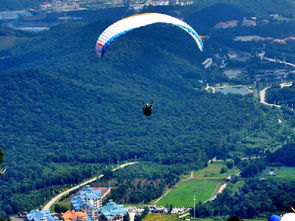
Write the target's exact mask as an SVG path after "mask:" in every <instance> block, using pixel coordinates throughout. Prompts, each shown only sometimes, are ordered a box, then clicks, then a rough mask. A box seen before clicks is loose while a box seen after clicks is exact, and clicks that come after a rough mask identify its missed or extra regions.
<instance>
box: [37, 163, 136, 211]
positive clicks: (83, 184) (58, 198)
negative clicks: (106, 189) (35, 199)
mask: <svg viewBox="0 0 295 221" xmlns="http://www.w3.org/2000/svg"><path fill="white" fill-rule="evenodd" d="M136 163H138V162H130V163H124V164H122V165H120V166H118V167H116V168H114V169H112V171H116V170H118V169H122V168H124V167H126V166H130V165H133V164H136ZM101 177H103V175H102V174H100V175H99V176H95V177H93V178H91V179H89V180H86V181H85V182H83V183H80V184H78V185H76V186H74V187H72V188H70V189H68V190H65V191H63V192H61V193H60V194H58V195H56V196H55V197H53V198H52V199H51V200H50V201H49V202H48V203H47V204H46V205H45V206H44V207H43V208H42V210H49V209H50V207H51V206H52V205H53V204H54V203H56V202H57V201H59V200H60V198H61V197H63V196H65V195H67V194H68V193H70V192H71V191H73V190H76V189H79V188H80V187H81V186H85V185H87V184H89V183H92V182H94V181H95V180H96V179H100V178H101Z"/></svg>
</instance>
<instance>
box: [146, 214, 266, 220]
mask: <svg viewBox="0 0 295 221" xmlns="http://www.w3.org/2000/svg"><path fill="white" fill-rule="evenodd" d="M186 218H187V217H186ZM180 220H181V219H179V218H178V215H176V214H160V213H150V214H148V215H147V216H146V217H145V218H144V219H143V221H180ZM191 220H192V221H193V219H191ZM195 220H196V221H215V220H216V219H210V218H196V219H195ZM266 220H267V218H265V219H262V218H259V219H244V221H266ZM224 221H226V219H224Z"/></svg>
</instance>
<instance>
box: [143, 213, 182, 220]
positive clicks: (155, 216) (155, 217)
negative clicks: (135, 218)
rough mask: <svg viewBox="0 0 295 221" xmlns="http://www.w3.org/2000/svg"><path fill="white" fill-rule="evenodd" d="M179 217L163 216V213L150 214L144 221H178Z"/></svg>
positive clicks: (172, 215)
mask: <svg viewBox="0 0 295 221" xmlns="http://www.w3.org/2000/svg"><path fill="white" fill-rule="evenodd" d="M178 220H180V219H178V215H176V214H161V213H150V214H148V215H147V216H146V217H145V218H144V219H143V221H178Z"/></svg>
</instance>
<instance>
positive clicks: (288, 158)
mask: <svg viewBox="0 0 295 221" xmlns="http://www.w3.org/2000/svg"><path fill="white" fill-rule="evenodd" d="M294 150H295V143H290V144H286V145H284V146H283V147H282V148H280V149H278V150H277V151H276V152H274V153H270V154H269V155H268V157H267V160H268V162H269V163H274V164H277V163H281V164H282V165H285V166H293V167H294V166H295V161H294V159H295V152H294Z"/></svg>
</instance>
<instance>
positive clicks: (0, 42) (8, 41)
mask: <svg viewBox="0 0 295 221" xmlns="http://www.w3.org/2000/svg"><path fill="white" fill-rule="evenodd" d="M14 43H15V38H13V37H10V36H4V37H0V50H5V49H8V48H10V47H12V46H13V45H14Z"/></svg>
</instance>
